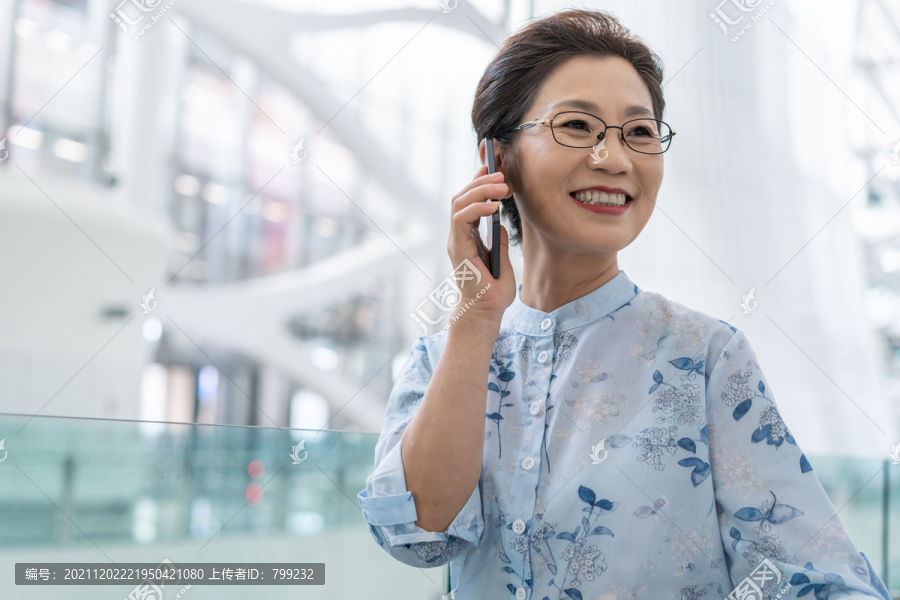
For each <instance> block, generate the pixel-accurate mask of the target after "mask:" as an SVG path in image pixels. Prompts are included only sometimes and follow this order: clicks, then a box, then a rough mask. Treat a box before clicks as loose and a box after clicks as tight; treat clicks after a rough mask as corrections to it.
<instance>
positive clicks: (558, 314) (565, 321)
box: [504, 270, 641, 336]
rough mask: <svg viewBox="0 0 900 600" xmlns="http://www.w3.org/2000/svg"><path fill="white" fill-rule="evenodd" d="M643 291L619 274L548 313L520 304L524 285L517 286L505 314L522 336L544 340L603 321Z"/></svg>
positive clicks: (622, 274)
mask: <svg viewBox="0 0 900 600" xmlns="http://www.w3.org/2000/svg"><path fill="white" fill-rule="evenodd" d="M640 291H641V289H640V288H639V287H638V286H637V285H636V284H635V283H634V282H633V281H631V279H629V277H628V275H626V274H625V271H623V270H619V272H618V274H616V276H615V277H613V278H612V279H610V280H609V281H607V282H606V283H604V284H603V285H601V286H600V287H598V288H597V289H595V290H593V291H592V292H588V293H587V294H585V295H584V296H582V297H581V298H576V299H575V300H572V301H571V302H569V303H567V304H564V305H562V306H560V307H559V308H557V309H556V310H554V311H552V312H549V313H546V312H544V311H541V310H538V309H536V308H532V307H530V306H528V305H526V304H524V303H523V302H522V300H521V294H522V284H521V283H520V284H519V285H518V288H517V291H516V298H515V300H513V303H512V304H511V305H510V306H509V308H508V309H507V310H506V312H505V313H504V314H505V315H507V316H508V317H509V319H510V324H511V325H512V326H513V327H515V328H516V330H517V331H518V332H519V333H524V334H526V335H536V336H545V335H550V333H552V332H554V331H565V330H566V329H572V328H573V327H580V326H582V325H586V324H587V323H591V322H593V321H596V320H597V319H601V318H603V317H605V316H606V315H608V314H609V313H611V312H613V311H614V310H616V309H617V308H620V307H621V306H623V305H625V304H627V303H628V302H629V301H630V300H631V299H632V298H634V297H635V296H636V295H637V294H638V293H639V292H640Z"/></svg>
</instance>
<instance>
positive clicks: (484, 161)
mask: <svg viewBox="0 0 900 600" xmlns="http://www.w3.org/2000/svg"><path fill="white" fill-rule="evenodd" d="M496 146H497V143H496V141H495V142H494V147H495V148H496ZM486 147H487V144H486V143H485V142H484V138H481V141H480V142H478V156H480V157H481V164H482V165H487V156H486V155H485V148H486ZM495 164H496V163H495Z"/></svg>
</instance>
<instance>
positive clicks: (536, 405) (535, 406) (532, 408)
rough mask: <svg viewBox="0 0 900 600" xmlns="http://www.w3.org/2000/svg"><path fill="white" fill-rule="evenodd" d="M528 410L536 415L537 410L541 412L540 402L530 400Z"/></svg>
mask: <svg viewBox="0 0 900 600" xmlns="http://www.w3.org/2000/svg"><path fill="white" fill-rule="evenodd" d="M528 412H530V413H531V414H533V415H536V414H538V413H539V412H541V403H540V402H532V403H531V406H530V407H528Z"/></svg>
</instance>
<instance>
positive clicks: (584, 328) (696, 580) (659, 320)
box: [358, 270, 891, 600]
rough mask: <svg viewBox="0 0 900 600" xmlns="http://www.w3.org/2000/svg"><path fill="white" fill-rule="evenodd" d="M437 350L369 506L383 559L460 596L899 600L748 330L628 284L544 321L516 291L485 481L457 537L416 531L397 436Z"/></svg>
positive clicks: (434, 348)
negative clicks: (419, 571)
mask: <svg viewBox="0 0 900 600" xmlns="http://www.w3.org/2000/svg"><path fill="white" fill-rule="evenodd" d="M519 293H521V285H520V286H519ZM445 344H446V334H442V335H439V336H422V337H420V338H419V339H418V340H417V341H416V343H415V344H414V345H413V348H412V350H411V352H410V356H409V359H408V360H407V363H406V367H405V368H404V370H403V372H402V373H401V375H400V377H399V378H398V379H397V381H396V383H395V384H394V387H393V390H392V391H391V394H390V397H389V400H388V404H387V413H386V415H385V423H384V427H383V429H382V431H381V435H380V438H379V440H378V443H377V445H376V447H375V468H374V471H373V472H372V474H371V475H370V476H369V477H368V479H367V480H366V489H364V490H362V491H360V492H359V495H358V498H359V503H360V506H361V508H362V512H363V516H364V517H365V519H366V521H367V523H368V525H369V530H370V532H371V534H372V536H373V538H374V539H375V541H376V542H378V544H379V545H380V546H381V548H383V549H384V550H385V551H386V552H388V553H389V554H390V555H391V556H393V557H394V558H396V559H397V560H399V561H401V562H403V563H405V564H408V565H412V566H417V567H437V566H440V565H444V564H446V563H447V562H450V586H451V588H452V593H451V595H450V597H452V598H464V599H470V598H471V599H479V600H480V599H486V598H490V599H495V598H496V599H510V600H512V599H516V600H525V599H528V600H531V599H534V600H557V599H563V600H588V599H589V600H597V599H598V598H599V599H601V600H626V599H627V600H638V599H647V600H663V599H672V600H698V599H702V600H721V599H724V598H728V599H735V600H737V599H740V600H761V599H772V598H802V597H806V598H808V599H815V600H826V599H828V600H846V599H853V598H880V599H881V600H891V599H890V597H889V595H888V593H887V590H886V589H885V586H884V583H883V582H882V581H881V579H880V578H879V577H878V575H877V574H876V573H875V572H874V570H873V569H872V566H871V564H870V563H869V561H868V559H867V558H866V556H865V555H864V554H863V553H861V552H859V550H857V548H856V547H855V546H854V544H853V542H852V541H851V540H850V538H849V536H848V535H847V532H846V531H845V530H844V527H843V525H842V524H841V521H840V519H839V518H838V515H837V511H836V510H835V508H834V506H833V504H832V503H831V501H830V500H829V498H828V496H827V495H826V493H825V490H824V489H823V488H822V486H821V484H820V483H819V480H818V478H817V477H816V474H815V472H814V471H813V467H812V465H811V464H810V461H809V460H808V459H807V458H806V456H805V455H804V454H803V451H802V450H801V449H800V447H799V446H798V444H797V441H796V440H795V439H794V437H793V436H792V435H791V432H790V430H789V429H788V427H787V425H786V424H785V422H784V421H783V420H782V418H781V415H780V414H779V410H778V405H777V404H776V402H775V396H774V393H773V390H772V389H771V387H770V386H769V385H768V382H767V381H766V378H765V376H764V375H763V373H762V370H761V369H760V365H759V363H758V362H757V359H756V355H755V353H754V351H753V349H752V348H751V346H750V343H749V342H748V340H747V338H746V336H745V335H744V333H743V332H742V331H740V330H738V329H736V328H735V327H732V326H731V325H729V324H728V323H726V322H724V321H721V320H718V319H715V318H713V317H710V316H708V315H706V314H704V313H701V312H699V311H695V310H691V309H689V308H686V307H685V306H683V305H681V304H678V303H676V302H672V301H670V300H667V299H666V298H664V297H663V296H661V295H660V294H657V293H653V292H646V291H643V290H641V289H640V288H639V287H638V286H637V285H635V284H634V283H633V282H632V281H631V280H630V279H629V278H628V276H627V275H626V274H625V271H622V270H620V271H619V273H618V274H617V275H616V276H615V277H614V278H613V279H612V280H610V281H609V282H607V283H606V284H604V285H602V286H600V287H599V288H597V289H596V290H594V291H592V292H590V293H588V294H586V295H585V296H582V297H581V298H578V299H577V300H573V301H571V302H569V303H568V304H566V305H564V306H561V307H559V308H558V309H556V310H554V311H553V312H549V313H545V312H542V311H540V310H537V309H534V308H531V307H529V306H526V305H525V304H523V303H522V302H521V300H520V295H519V294H517V295H516V299H515V301H514V302H513V304H512V305H510V306H509V308H507V310H506V311H505V313H504V315H503V320H502V323H501V328H500V334H499V336H498V338H497V341H496V343H495V345H494V352H493V357H492V359H491V364H490V368H489V380H488V381H489V383H488V388H487V390H486V395H485V403H486V411H485V420H484V461H483V464H482V473H481V477H480V478H479V481H478V485H477V486H476V487H475V489H474V490H473V491H472V494H471V496H470V497H469V499H468V501H467V502H466V504H465V506H463V508H462V509H461V510H460V512H459V514H458V515H457V516H456V518H455V519H454V520H453V522H452V523H451V524H450V525H449V527H448V528H447V530H446V531H444V532H430V531H426V530H424V529H422V528H420V527H418V526H417V525H415V521H416V519H417V516H416V515H417V513H416V507H415V502H414V500H413V497H412V494H411V492H409V491H408V490H407V488H406V482H405V477H404V471H403V462H402V460H401V456H400V436H401V434H402V433H403V430H404V428H405V427H406V426H407V424H408V423H409V422H410V420H411V419H412V417H413V415H414V413H415V411H416V408H417V407H418V406H419V404H420V402H421V400H422V397H423V395H424V393H425V390H426V388H427V386H428V383H429V381H430V379H431V375H432V372H433V369H434V366H435V365H436V364H437V362H438V360H439V359H440V356H441V351H442V350H443V348H444V346H445ZM448 434H449V435H448V436H447V452H453V436H452V432H448ZM579 513H581V514H579Z"/></svg>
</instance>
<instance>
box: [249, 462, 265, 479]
mask: <svg viewBox="0 0 900 600" xmlns="http://www.w3.org/2000/svg"><path fill="white" fill-rule="evenodd" d="M265 472H266V465H264V464H263V463H262V461H261V460H251V461H250V464H249V465H247V473H248V474H249V475H250V477H252V478H253V479H258V478H260V477H262V476H263V474H264V473H265Z"/></svg>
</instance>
